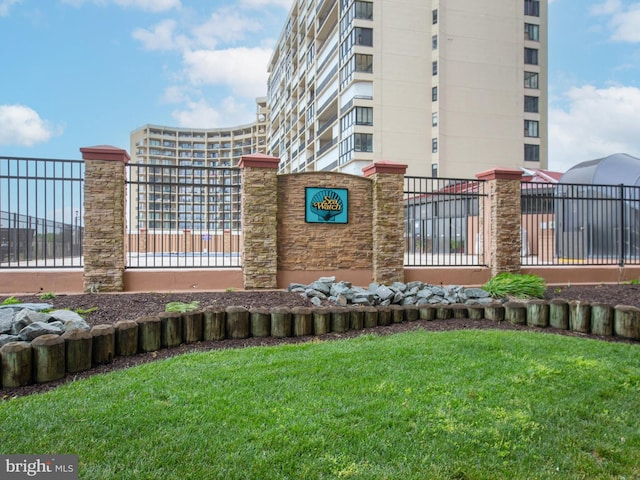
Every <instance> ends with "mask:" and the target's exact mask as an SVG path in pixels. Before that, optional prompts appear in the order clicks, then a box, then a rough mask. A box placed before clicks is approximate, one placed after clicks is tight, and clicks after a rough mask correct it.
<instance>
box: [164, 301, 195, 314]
mask: <svg viewBox="0 0 640 480" xmlns="http://www.w3.org/2000/svg"><path fill="white" fill-rule="evenodd" d="M199 306H200V302H191V303H184V302H169V303H167V305H166V306H165V308H164V311H165V312H177V313H187V312H192V311H194V310H197V309H198V307H199Z"/></svg>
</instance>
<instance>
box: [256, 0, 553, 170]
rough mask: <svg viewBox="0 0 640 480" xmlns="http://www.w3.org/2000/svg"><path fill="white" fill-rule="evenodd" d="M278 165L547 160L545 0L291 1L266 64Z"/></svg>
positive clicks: (457, 166) (467, 166)
mask: <svg viewBox="0 0 640 480" xmlns="http://www.w3.org/2000/svg"><path fill="white" fill-rule="evenodd" d="M266 106H267V111H268V112H269V119H268V120H269V121H268V133H267V139H268V140H267V141H268V145H267V147H268V150H267V153H269V154H270V155H274V156H277V157H280V158H281V164H280V171H281V172H284V173H288V172H300V171H312V170H317V171H319V170H334V171H341V172H346V173H352V174H358V175H360V174H362V168H363V167H364V166H366V165H367V164H369V163H370V162H371V161H385V160H388V161H395V162H401V163H406V164H407V165H408V171H407V174H408V175H417V176H432V175H433V176H439V177H450V178H451V177H454V178H470V177H473V176H474V174H475V173H478V172H481V171H484V170H487V169H490V168H494V167H511V168H518V167H528V168H546V167H547V2H546V0H486V1H481V2H480V1H477V0H370V1H365V0H294V4H293V6H292V8H291V11H290V14H289V17H288V18H287V20H286V24H285V26H284V29H283V31H282V34H281V36H280V39H279V41H278V43H277V46H276V48H275V49H274V53H273V55H272V58H271V60H270V64H269V83H268V96H267V105H266Z"/></svg>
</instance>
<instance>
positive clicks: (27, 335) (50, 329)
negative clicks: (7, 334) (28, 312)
mask: <svg viewBox="0 0 640 480" xmlns="http://www.w3.org/2000/svg"><path fill="white" fill-rule="evenodd" d="M63 333H64V332H63V331H62V329H61V328H56V327H55V326H52V325H51V324H49V323H44V322H33V323H30V324H29V325H27V326H26V327H24V328H23V329H22V330H20V333H19V334H18V336H19V337H20V340H24V341H25V342H30V341H31V340H34V339H35V338H38V337H41V336H42V335H51V334H55V335H62V334H63Z"/></svg>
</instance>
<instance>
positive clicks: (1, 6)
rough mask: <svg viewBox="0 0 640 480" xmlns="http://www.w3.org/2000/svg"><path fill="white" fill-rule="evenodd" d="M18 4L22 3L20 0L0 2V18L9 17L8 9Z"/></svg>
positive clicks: (3, 0) (2, 0) (1, 0)
mask: <svg viewBox="0 0 640 480" xmlns="http://www.w3.org/2000/svg"><path fill="white" fill-rule="evenodd" d="M20 2H22V0H0V17H6V16H7V15H9V8H11V6H12V5H17V4H18V3H20Z"/></svg>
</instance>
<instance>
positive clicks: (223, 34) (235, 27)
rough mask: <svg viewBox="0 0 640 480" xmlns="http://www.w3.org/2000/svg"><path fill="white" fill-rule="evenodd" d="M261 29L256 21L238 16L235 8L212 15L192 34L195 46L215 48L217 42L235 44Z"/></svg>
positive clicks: (224, 9)
mask: <svg viewBox="0 0 640 480" xmlns="http://www.w3.org/2000/svg"><path fill="white" fill-rule="evenodd" d="M221 26H224V27H223V28H221ZM261 29H262V25H261V23H260V22H258V21H257V20H254V19H252V18H249V17H246V16H243V15H240V14H239V13H238V10H237V9H235V8H223V9H220V10H218V11H217V12H214V13H212V14H211V16H210V17H209V19H208V20H207V21H206V22H204V23H202V24H201V25H198V26H196V27H195V28H193V32H192V33H193V36H194V38H195V42H196V43H195V44H196V45H200V46H203V47H206V48H215V46H216V45H217V43H218V42H217V41H218V40H221V41H223V42H227V43H231V42H236V41H238V40H242V39H244V38H246V37H247V34H248V33H251V32H257V31H259V30H261Z"/></svg>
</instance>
